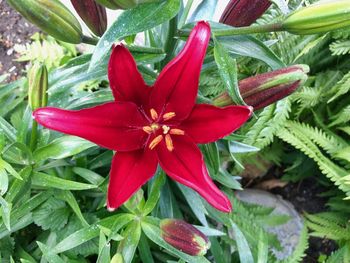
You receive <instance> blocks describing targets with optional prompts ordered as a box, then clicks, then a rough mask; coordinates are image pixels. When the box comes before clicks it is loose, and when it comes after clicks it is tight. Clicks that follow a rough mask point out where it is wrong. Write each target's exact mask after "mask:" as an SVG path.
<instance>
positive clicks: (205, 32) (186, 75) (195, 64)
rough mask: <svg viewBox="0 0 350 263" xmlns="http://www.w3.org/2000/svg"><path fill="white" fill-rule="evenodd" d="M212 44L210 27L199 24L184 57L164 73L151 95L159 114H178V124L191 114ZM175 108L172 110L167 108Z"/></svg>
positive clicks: (172, 63) (164, 70)
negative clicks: (203, 66) (168, 106)
mask: <svg viewBox="0 0 350 263" xmlns="http://www.w3.org/2000/svg"><path fill="white" fill-rule="evenodd" d="M209 40H210V26H209V24H207V23H206V22H199V23H198V24H197V25H196V26H195V27H194V29H193V30H192V33H191V35H190V37H189V39H188V40H187V43H186V45H185V47H184V48H183V50H182V51H181V53H180V54H179V55H178V56H177V57H176V58H175V59H173V60H172V61H171V62H170V63H169V64H168V65H167V66H166V67H165V68H164V69H163V71H162V72H161V73H160V75H159V77H158V79H157V81H156V82H155V84H154V88H153V91H152V93H151V98H150V105H151V106H152V107H154V108H155V109H156V110H157V112H159V113H161V112H168V111H174V112H175V113H176V119H177V120H183V119H185V118H186V117H187V116H188V115H189V114H190V112H191V110H192V108H193V106H194V103H195V100H196V97H197V92H198V83H199V75H200V71H201V68H202V64H203V60H204V57H205V53H206V50H207V46H208V43H209ZM168 104H170V105H171V109H169V110H167V109H164V106H167V105H168Z"/></svg>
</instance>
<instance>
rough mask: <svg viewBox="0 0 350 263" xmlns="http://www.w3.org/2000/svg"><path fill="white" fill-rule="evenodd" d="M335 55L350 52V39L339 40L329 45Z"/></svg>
mask: <svg viewBox="0 0 350 263" xmlns="http://www.w3.org/2000/svg"><path fill="white" fill-rule="evenodd" d="M329 48H330V50H331V52H332V55H333V56H342V55H346V54H350V40H344V41H342V40H339V41H336V42H334V43H332V44H331V45H330V46H329Z"/></svg>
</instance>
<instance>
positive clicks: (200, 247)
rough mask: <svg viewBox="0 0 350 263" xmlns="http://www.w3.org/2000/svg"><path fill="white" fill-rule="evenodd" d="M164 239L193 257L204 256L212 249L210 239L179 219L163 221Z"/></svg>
mask: <svg viewBox="0 0 350 263" xmlns="http://www.w3.org/2000/svg"><path fill="white" fill-rule="evenodd" d="M160 228H161V230H162V238H163V239H164V240H165V241H166V242H167V243H169V244H170V245H172V246H173V247H175V248H177V249H178V250H180V251H182V252H184V253H186V254H189V255H191V256H203V255H205V254H206V253H207V250H208V249H209V248H210V242H209V240H208V238H207V237H206V236H205V235H204V234H203V233H202V232H201V231H199V230H198V229H197V228H195V227H194V226H192V225H190V224H188V223H186V222H185V221H183V220H178V219H163V220H162V221H161V223H160Z"/></svg>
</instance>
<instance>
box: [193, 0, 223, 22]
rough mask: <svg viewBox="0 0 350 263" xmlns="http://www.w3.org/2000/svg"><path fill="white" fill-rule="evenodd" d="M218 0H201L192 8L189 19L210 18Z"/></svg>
mask: <svg viewBox="0 0 350 263" xmlns="http://www.w3.org/2000/svg"><path fill="white" fill-rule="evenodd" d="M217 5H218V0H202V1H201V3H200V4H199V5H198V7H197V8H196V9H195V10H194V12H193V14H192V16H191V18H190V19H189V21H199V20H204V19H205V20H211V19H212V18H213V16H214V13H215V10H216V6H217Z"/></svg>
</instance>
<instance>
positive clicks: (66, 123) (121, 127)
mask: <svg viewBox="0 0 350 263" xmlns="http://www.w3.org/2000/svg"><path fill="white" fill-rule="evenodd" d="M33 116H34V118H35V120H36V121H37V122H38V123H40V124H41V125H43V126H44V127H46V128H49V129H52V130H55V131H59V132H62V133H66V134H70V135H75V136H79V137H81V138H84V139H87V140H89V141H92V142H94V143H96V144H98V145H100V146H102V147H105V148H108V149H112V150H118V151H133V150H137V149H140V148H141V147H142V146H143V145H144V143H145V141H146V139H147V134H146V133H145V132H144V131H143V130H142V127H143V126H144V125H146V122H145V120H144V118H143V117H142V115H141V114H140V112H139V111H138V109H137V106H136V105H135V104H134V103H131V102H119V103H115V102H110V103H106V104H102V105H100V106H96V107H93V108H88V109H83V110H78V111H72V110H62V109H58V108H52V107H46V108H40V109H38V110H36V111H34V113H33Z"/></svg>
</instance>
